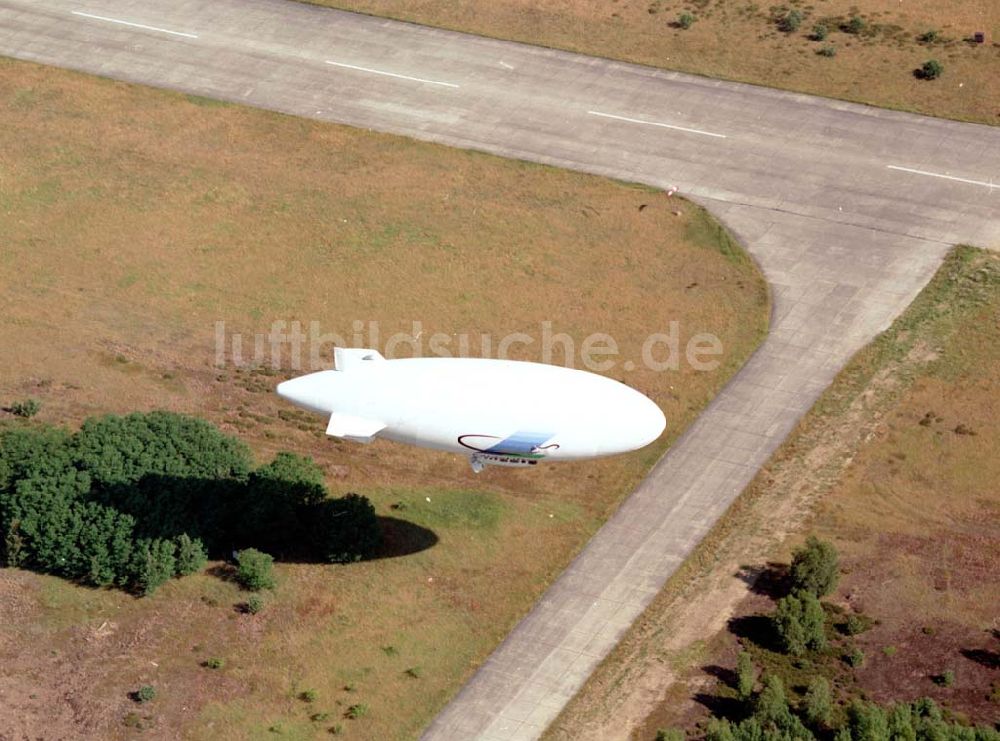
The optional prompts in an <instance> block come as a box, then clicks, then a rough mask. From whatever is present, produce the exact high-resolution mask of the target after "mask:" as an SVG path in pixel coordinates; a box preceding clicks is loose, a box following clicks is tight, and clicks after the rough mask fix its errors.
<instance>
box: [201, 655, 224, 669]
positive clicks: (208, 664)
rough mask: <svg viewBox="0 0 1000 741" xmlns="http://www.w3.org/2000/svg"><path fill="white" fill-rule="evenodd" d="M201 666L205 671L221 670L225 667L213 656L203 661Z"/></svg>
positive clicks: (220, 660)
mask: <svg viewBox="0 0 1000 741" xmlns="http://www.w3.org/2000/svg"><path fill="white" fill-rule="evenodd" d="M201 665H202V666H203V667H205V668H206V669H221V668H222V667H223V666H225V665H226V662H225V661H223V660H222V659H220V658H218V657H216V656H213V657H212V658H210V659H205V661H203V662H202V664H201Z"/></svg>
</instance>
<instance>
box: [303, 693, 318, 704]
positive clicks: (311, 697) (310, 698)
mask: <svg viewBox="0 0 1000 741" xmlns="http://www.w3.org/2000/svg"><path fill="white" fill-rule="evenodd" d="M299 699H300V700H302V702H316V700H318V699H319V694H317V692H316V690H302V692H300V693H299Z"/></svg>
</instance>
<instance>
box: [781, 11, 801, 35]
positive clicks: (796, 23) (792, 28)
mask: <svg viewBox="0 0 1000 741" xmlns="http://www.w3.org/2000/svg"><path fill="white" fill-rule="evenodd" d="M801 25H802V11H800V10H795V9H792V10H789V11H788V12H787V13H785V14H784V15H783V16H781V18H779V19H778V28H779V29H780V30H782V31H784V32H785V33H794V32H796V31H798V30H799V27H800V26H801Z"/></svg>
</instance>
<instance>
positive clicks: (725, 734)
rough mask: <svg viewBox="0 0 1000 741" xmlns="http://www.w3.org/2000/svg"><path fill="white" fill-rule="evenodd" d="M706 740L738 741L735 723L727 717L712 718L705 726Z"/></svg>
mask: <svg viewBox="0 0 1000 741" xmlns="http://www.w3.org/2000/svg"><path fill="white" fill-rule="evenodd" d="M705 741H736V736H735V734H734V733H733V724H732V723H730V722H729V721H728V720H726V719H725V718H711V719H709V721H708V726H707V727H706V728H705Z"/></svg>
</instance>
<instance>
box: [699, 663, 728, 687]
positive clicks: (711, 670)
mask: <svg viewBox="0 0 1000 741" xmlns="http://www.w3.org/2000/svg"><path fill="white" fill-rule="evenodd" d="M701 670H702V671H703V672H705V673H706V674H708V675H709V676H712V677H715V678H716V679H718V680H719V681H720V682H722V683H723V684H724V685H726V686H727V687H732V688H733V689H736V672H735V671H733V670H732V669H728V668H726V667H724V666H719V665H718V664H707V665H705V666H703V667H701Z"/></svg>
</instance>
